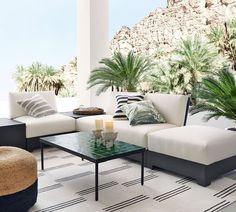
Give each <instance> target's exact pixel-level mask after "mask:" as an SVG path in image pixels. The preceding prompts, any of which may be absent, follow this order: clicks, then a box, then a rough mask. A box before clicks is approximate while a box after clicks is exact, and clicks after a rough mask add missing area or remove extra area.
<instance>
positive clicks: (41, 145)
mask: <svg viewBox="0 0 236 212" xmlns="http://www.w3.org/2000/svg"><path fill="white" fill-rule="evenodd" d="M40 147H41V169H42V170H44V158H43V143H42V142H40Z"/></svg>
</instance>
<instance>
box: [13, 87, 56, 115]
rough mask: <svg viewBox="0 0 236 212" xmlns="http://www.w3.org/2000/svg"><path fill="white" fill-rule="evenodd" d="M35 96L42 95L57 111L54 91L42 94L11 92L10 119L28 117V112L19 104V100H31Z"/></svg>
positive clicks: (41, 92)
mask: <svg viewBox="0 0 236 212" xmlns="http://www.w3.org/2000/svg"><path fill="white" fill-rule="evenodd" d="M35 94H39V95H41V96H42V97H43V98H44V99H45V100H46V101H47V102H48V103H49V104H50V105H51V106H52V108H53V109H54V110H55V111H57V104H56V96H55V92H54V91H40V92H10V93H9V107H10V108H9V110H10V118H16V117H20V116H25V115H27V114H26V112H25V111H24V110H23V109H22V108H21V107H20V105H18V104H17V101H18V100H22V99H26V98H30V97H32V96H34V95H35Z"/></svg>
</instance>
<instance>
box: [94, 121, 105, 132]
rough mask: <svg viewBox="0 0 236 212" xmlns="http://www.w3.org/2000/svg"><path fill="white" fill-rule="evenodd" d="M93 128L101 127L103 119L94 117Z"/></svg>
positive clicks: (100, 128)
mask: <svg viewBox="0 0 236 212" xmlns="http://www.w3.org/2000/svg"><path fill="white" fill-rule="evenodd" d="M95 129H96V130H102V129H103V120H102V119H95Z"/></svg>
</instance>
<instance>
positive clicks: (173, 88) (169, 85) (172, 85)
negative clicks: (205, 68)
mask: <svg viewBox="0 0 236 212" xmlns="http://www.w3.org/2000/svg"><path fill="white" fill-rule="evenodd" d="M155 72H156V73H153V74H151V78H150V81H151V90H152V91H154V92H164V93H175V94H187V93H189V92H190V91H189V90H190V89H191V86H190V85H189V78H190V77H189V76H188V75H189V73H188V72H187V71H186V70H185V69H179V67H178V66H177V65H176V64H175V63H173V62H172V61H171V60H168V61H167V63H163V64H161V65H159V66H158V67H157V70H156V71H155Z"/></svg>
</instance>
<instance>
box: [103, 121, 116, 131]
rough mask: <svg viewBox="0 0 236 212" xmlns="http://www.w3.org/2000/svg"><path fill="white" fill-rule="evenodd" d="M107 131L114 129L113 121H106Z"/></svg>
mask: <svg viewBox="0 0 236 212" xmlns="http://www.w3.org/2000/svg"><path fill="white" fill-rule="evenodd" d="M105 131H107V132H113V131H114V127H113V121H105Z"/></svg>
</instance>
